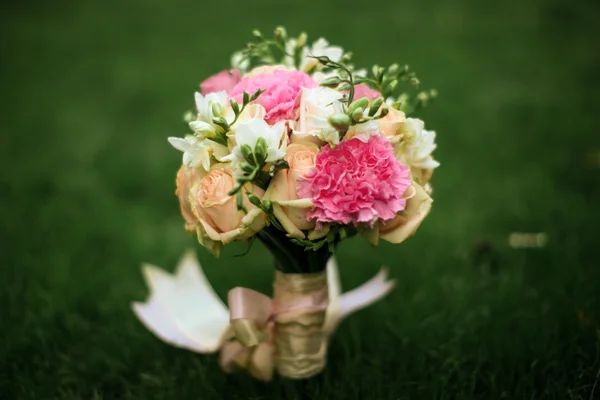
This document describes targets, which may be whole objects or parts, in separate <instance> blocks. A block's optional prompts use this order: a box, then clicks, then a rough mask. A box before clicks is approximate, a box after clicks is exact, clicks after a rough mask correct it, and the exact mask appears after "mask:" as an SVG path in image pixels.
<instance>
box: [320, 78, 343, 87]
mask: <svg viewBox="0 0 600 400" xmlns="http://www.w3.org/2000/svg"><path fill="white" fill-rule="evenodd" d="M340 82H341V79H340V77H339V76H332V77H329V78H327V79H324V80H322V81H321V83H320V85H321V86H325V87H330V88H335V87H337V86H338V85H339V84H340Z"/></svg>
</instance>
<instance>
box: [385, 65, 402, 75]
mask: <svg viewBox="0 0 600 400" xmlns="http://www.w3.org/2000/svg"><path fill="white" fill-rule="evenodd" d="M399 68H400V67H399V66H398V64H392V65H390V67H389V68H388V70H387V73H388V75H394V74H395V73H397V72H398V69H399Z"/></svg>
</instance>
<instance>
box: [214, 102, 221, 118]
mask: <svg viewBox="0 0 600 400" xmlns="http://www.w3.org/2000/svg"><path fill="white" fill-rule="evenodd" d="M211 110H212V113H213V115H214V116H215V117H218V116H220V115H221V114H223V110H224V108H223V105H221V104H219V103H213V105H212V108H211Z"/></svg>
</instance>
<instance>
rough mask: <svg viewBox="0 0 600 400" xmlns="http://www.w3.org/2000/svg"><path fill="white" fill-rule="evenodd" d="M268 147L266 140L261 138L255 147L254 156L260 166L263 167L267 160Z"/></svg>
mask: <svg viewBox="0 0 600 400" xmlns="http://www.w3.org/2000/svg"><path fill="white" fill-rule="evenodd" d="M268 147H269V146H268V145H267V141H266V140H265V138H264V137H259V138H258V140H257V141H256V146H254V155H255V156H256V163H257V164H258V165H262V164H263V163H264V162H265V160H266V159H267V153H268Z"/></svg>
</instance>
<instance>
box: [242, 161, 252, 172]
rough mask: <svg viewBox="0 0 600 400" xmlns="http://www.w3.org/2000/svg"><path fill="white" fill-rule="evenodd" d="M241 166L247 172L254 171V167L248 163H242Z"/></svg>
mask: <svg viewBox="0 0 600 400" xmlns="http://www.w3.org/2000/svg"><path fill="white" fill-rule="evenodd" d="M240 168H241V169H242V171H244V172H245V173H247V174H251V173H252V172H254V167H253V166H252V165H250V164H248V163H241V164H240Z"/></svg>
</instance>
